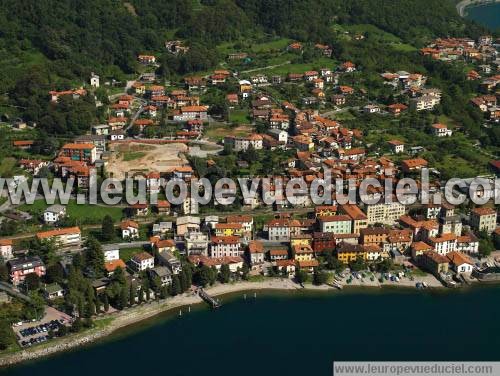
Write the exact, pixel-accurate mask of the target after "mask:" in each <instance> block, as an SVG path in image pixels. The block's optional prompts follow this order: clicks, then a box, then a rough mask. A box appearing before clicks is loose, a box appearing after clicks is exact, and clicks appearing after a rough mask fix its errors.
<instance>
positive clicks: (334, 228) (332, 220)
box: [318, 215, 352, 234]
mask: <svg viewBox="0 0 500 376" xmlns="http://www.w3.org/2000/svg"><path fill="white" fill-rule="evenodd" d="M318 221H319V227H320V230H321V232H331V233H333V234H350V233H351V232H352V220H351V218H350V217H349V216H347V215H331V216H325V217H320V218H318Z"/></svg>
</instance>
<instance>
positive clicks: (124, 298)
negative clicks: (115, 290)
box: [119, 286, 129, 309]
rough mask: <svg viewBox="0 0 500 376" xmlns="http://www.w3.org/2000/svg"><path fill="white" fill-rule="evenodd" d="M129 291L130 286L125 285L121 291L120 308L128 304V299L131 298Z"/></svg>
mask: <svg viewBox="0 0 500 376" xmlns="http://www.w3.org/2000/svg"><path fill="white" fill-rule="evenodd" d="M128 293H129V289H128V286H123V287H122V290H121V293H120V300H119V306H120V307H119V308H120V309H123V308H125V307H126V306H127V303H128V299H129V297H128V295H129V294H128Z"/></svg>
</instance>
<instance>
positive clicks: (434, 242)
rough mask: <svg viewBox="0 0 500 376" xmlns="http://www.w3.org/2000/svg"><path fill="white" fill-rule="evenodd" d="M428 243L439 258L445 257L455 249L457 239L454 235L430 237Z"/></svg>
mask: <svg viewBox="0 0 500 376" xmlns="http://www.w3.org/2000/svg"><path fill="white" fill-rule="evenodd" d="M428 243H429V244H430V245H431V246H432V247H434V251H436V253H438V254H440V255H441V256H446V255H447V254H448V253H450V252H453V251H456V249H457V237H456V235H455V234H441V235H440V236H439V237H431V238H429V240H428Z"/></svg>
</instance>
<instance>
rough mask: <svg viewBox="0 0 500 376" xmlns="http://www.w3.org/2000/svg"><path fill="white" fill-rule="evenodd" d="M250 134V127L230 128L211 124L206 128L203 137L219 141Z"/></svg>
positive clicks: (224, 125) (225, 125)
mask: <svg viewBox="0 0 500 376" xmlns="http://www.w3.org/2000/svg"><path fill="white" fill-rule="evenodd" d="M250 133H252V127H250V126H243V125H240V126H237V127H232V126H230V125H227V124H221V123H217V124H213V125H210V126H209V127H208V128H206V132H205V135H206V136H207V137H208V138H209V139H211V140H214V141H221V140H222V139H224V137H225V136H247V135H249V134H250Z"/></svg>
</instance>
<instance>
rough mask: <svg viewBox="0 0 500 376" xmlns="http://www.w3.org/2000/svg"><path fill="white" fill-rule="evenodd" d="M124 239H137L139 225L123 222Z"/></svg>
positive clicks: (121, 224) (121, 227)
mask: <svg viewBox="0 0 500 376" xmlns="http://www.w3.org/2000/svg"><path fill="white" fill-rule="evenodd" d="M120 229H121V231H122V239H136V238H138V237H139V224H138V223H137V222H134V221H130V220H128V221H123V222H122V223H120Z"/></svg>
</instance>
